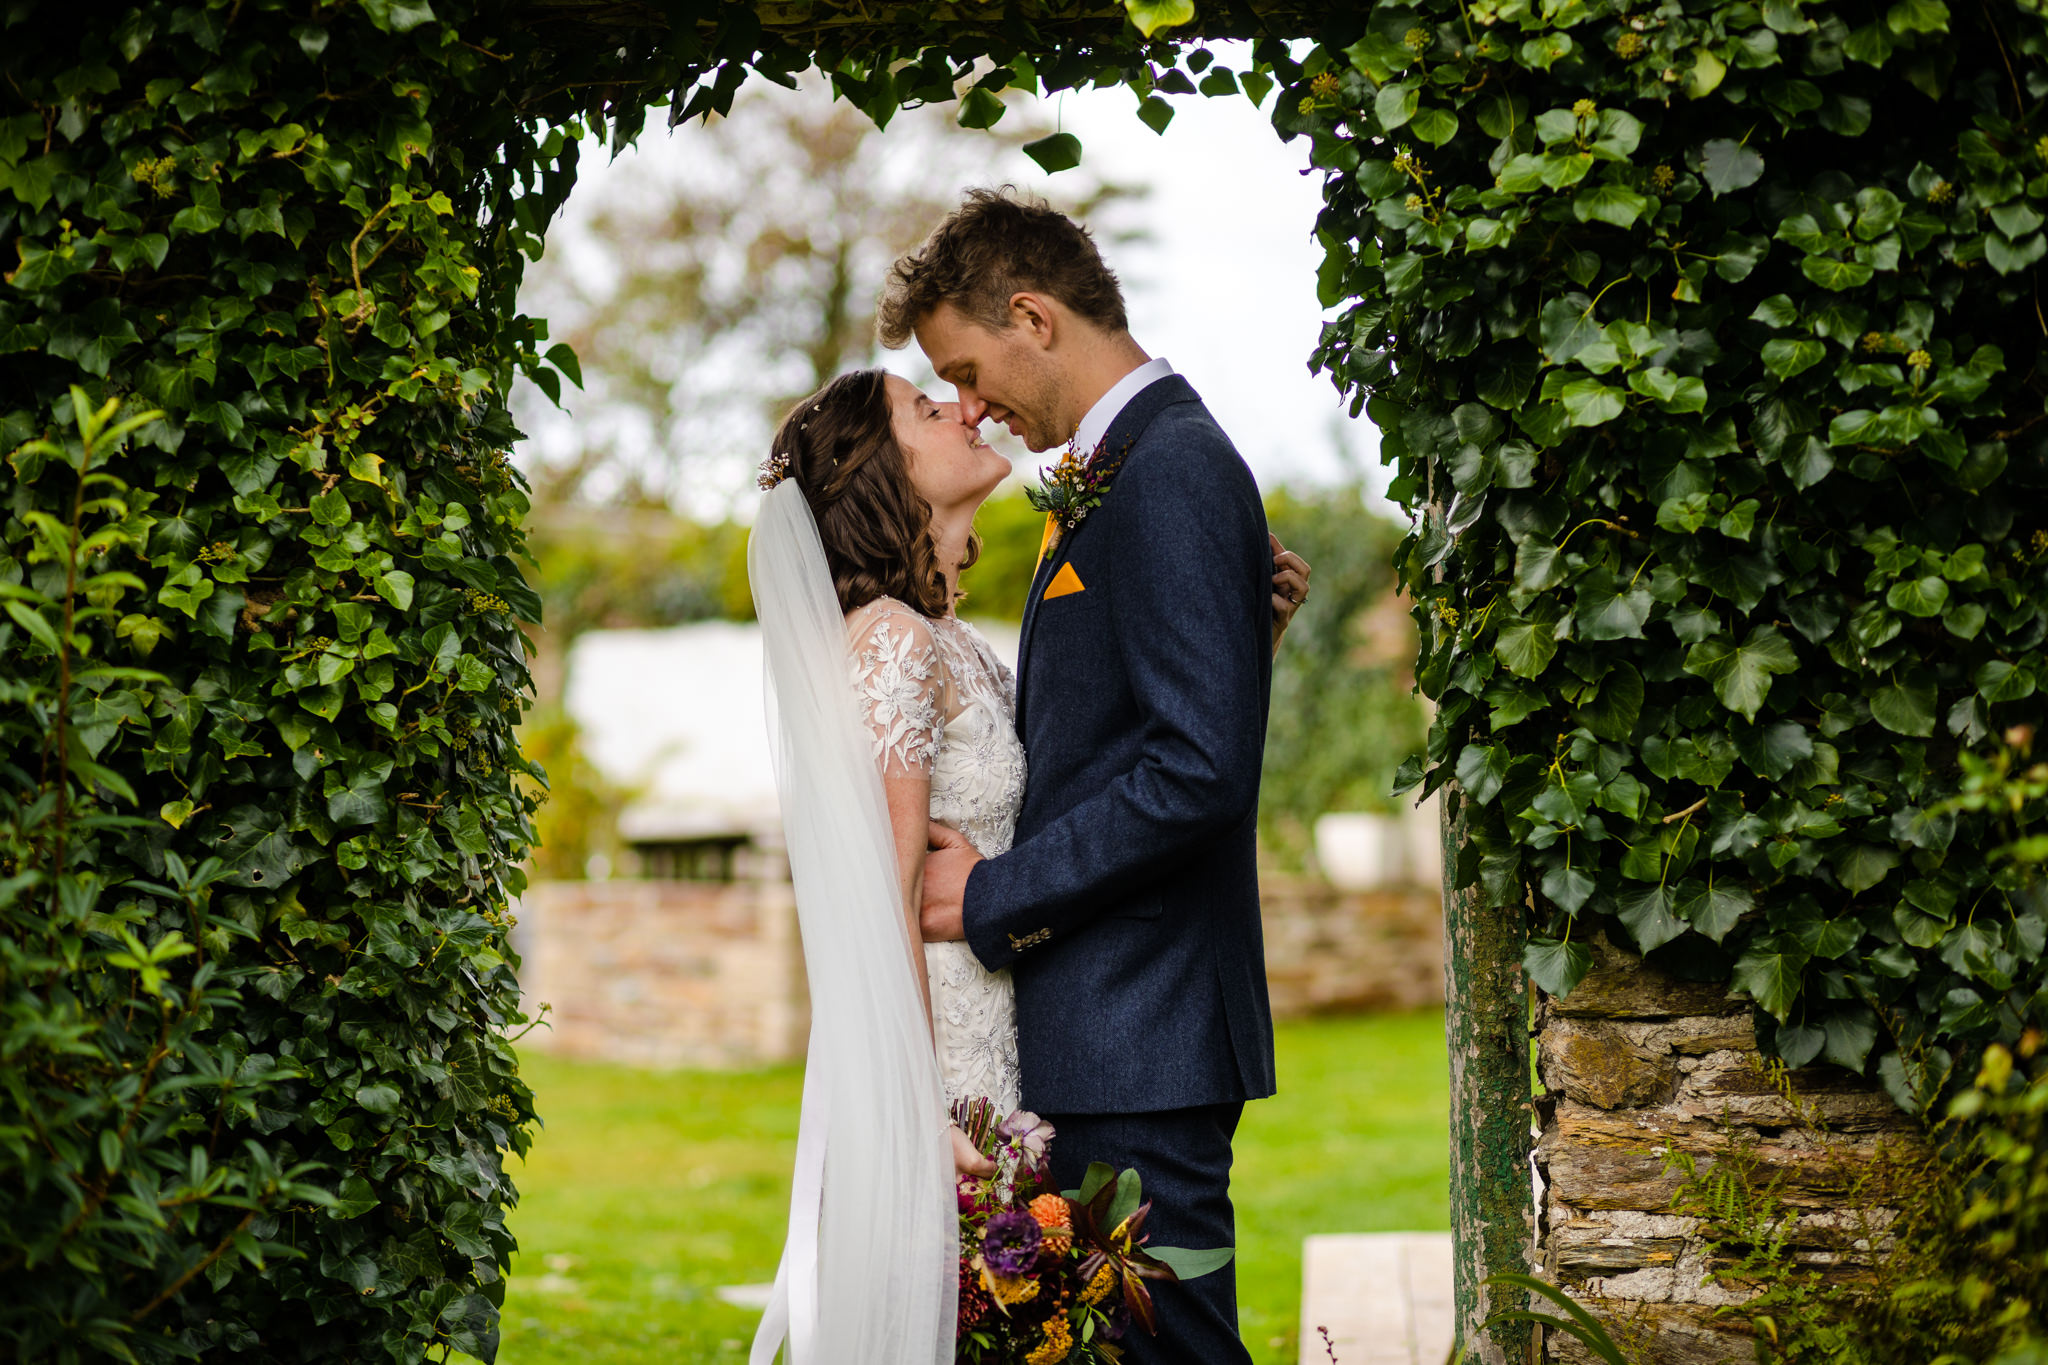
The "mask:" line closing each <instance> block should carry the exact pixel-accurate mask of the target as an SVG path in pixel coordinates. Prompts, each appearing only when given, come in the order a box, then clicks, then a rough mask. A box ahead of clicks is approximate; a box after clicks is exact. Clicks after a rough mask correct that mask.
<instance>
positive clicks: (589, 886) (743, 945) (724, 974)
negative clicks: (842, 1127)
mask: <svg viewBox="0 0 2048 1365" xmlns="http://www.w3.org/2000/svg"><path fill="white" fill-rule="evenodd" d="M518 913H519V926H518V928H517V929H516V930H514V939H513V942H514V946H515V947H517V948H518V950H519V953H520V956H521V958H522V964H521V968H520V986H521V988H522V990H523V991H524V994H525V998H526V1012H527V1014H528V1015H529V1016H531V1015H532V1014H534V1013H535V1012H536V1011H537V1010H538V1009H539V1007H540V1004H541V1002H543V1001H545V1002H547V1004H548V1005H549V1006H550V1007H551V1008H550V1009H549V1012H548V1021H549V1022H548V1025H546V1026H543V1027H541V1028H538V1029H535V1030H534V1031H533V1032H532V1033H530V1034H528V1035H527V1037H526V1041H525V1043H524V1046H528V1047H532V1048H534V1049H536V1050H538V1051H543V1052H553V1053H559V1054H561V1055H564V1056H570V1057H599V1058H605V1059H608V1060H611V1061H619V1062H631V1063H634V1064H636V1065H641V1066H657V1067H679V1066H692V1067H728V1066H754V1065H761V1064H763V1063H767V1062H778V1061H788V1060H790V1059H792V1058H796V1057H800V1056H802V1055H803V1050H804V1042H805V1038H806V1036H807V1035H808V1033H809V1030H810V1003H809V1000H808V997H807V995H806V993H805V986H804V962H803V953H802V951H801V949H800V947H799V945H798V942H797V936H796V898H795V896H794V895H793V894H792V892H791V888H790V885H789V883H788V882H786V881H776V880H757V881H743V882H685V881H574V882H571V881H563V882H535V883H533V884H532V885H531V886H529V887H528V888H527V890H526V894H525V896H523V897H522V898H521V900H520V904H519V909H518Z"/></svg>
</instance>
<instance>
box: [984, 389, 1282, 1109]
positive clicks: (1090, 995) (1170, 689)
mask: <svg viewBox="0 0 2048 1365" xmlns="http://www.w3.org/2000/svg"><path fill="white" fill-rule="evenodd" d="M1105 445H1106V448H1107V453H1108V455H1109V456H1110V457H1114V456H1115V455H1116V454H1117V453H1118V452H1120V451H1127V453H1126V454H1125V458H1124V462H1123V467H1122V469H1121V470H1120V471H1119V472H1118V474H1117V475H1116V478H1115V480H1114V481H1113V482H1112V484H1111V485H1110V488H1109V491H1108V493H1107V494H1106V495H1105V496H1104V498H1103V501H1102V504H1101V505H1100V506H1099V507H1097V508H1096V509H1095V510H1094V511H1092V512H1090V513H1089V514H1088V516H1087V517H1086V518H1085V519H1084V520H1083V521H1082V522H1081V524H1080V525H1079V526H1078V527H1076V528H1075V529H1074V530H1072V531H1070V532H1067V533H1066V534H1065V535H1064V536H1063V537H1062V539H1061V541H1060V544H1059V545H1058V547H1057V548H1056V549H1055V550H1054V551H1053V553H1051V554H1049V555H1048V556H1046V558H1045V561H1044V562H1043V563H1042V564H1040V565H1039V568H1038V573H1037V576H1036V578H1035V579H1034V580H1033V583H1032V590H1031V597H1030V599H1029V602H1028V604H1027V606H1026V609H1025V614H1024V629H1023V635H1022V641H1021V644H1020V646H1019V650H1018V685H1017V691H1018V698H1017V728H1018V731H1019V733H1020V735H1021V736H1022V738H1023V741H1024V750H1025V755H1026V757H1027V759H1028V761H1029V780H1028V782H1027V784H1026V787H1025V793H1024V807H1023V810H1022V812H1021V814H1020V816H1019V818H1018V822H1017V839H1016V844H1015V846H1014V847H1013V848H1012V849H1011V850H1010V851H1009V852H1008V853H1005V854H1003V855H1002V856H1000V857H997V858H992V859H990V860H988V861H986V862H983V863H979V864H977V865H976V867H975V868H974V871H973V873H972V874H971V875H970V876H969V878H968V882H967V893H966V897H965V903H964V905H963V917H964V920H965V925H966V931H967V941H968V943H969V944H970V945H971V946H972V948H973V949H974V953H975V956H976V957H978V958H979V959H980V960H981V961H982V963H983V964H984V965H985V966H987V967H988V968H989V969H990V970H995V969H997V968H1001V967H1008V968H1010V969H1011V973H1012V975H1013V977H1014V978H1015V981H1016V988H1017V1045H1018V1053H1019V1058H1020V1060H1021V1062H1022V1064H1023V1072H1024V1104H1025V1106H1026V1107H1027V1108H1030V1109H1034V1110H1037V1111H1039V1112H1042V1113H1141V1112H1148V1111H1155V1110H1163V1109H1182V1108H1188V1107H1191V1106H1194V1105H1204V1104H1222V1103H1228V1102H1232V1101H1243V1100H1249V1099H1258V1098H1262V1097H1264V1096H1266V1095H1270V1094H1272V1093H1273V1023H1272V1012H1271V1009H1270V1007H1269V1005H1268V1003H1267V999H1266V967H1265V945H1264V940H1263V937H1262V936H1261V933H1260V928H1259V883H1258V869H1257V861H1256V850H1255V843H1254V839H1255V820H1256V815H1257V810H1258V797H1259V767H1260V761H1261V758H1262V756H1263V753H1264V749H1265V734H1266V711H1267V705H1268V701H1269V699H1270V696H1271V691H1272V643H1273V641H1272V574H1273V555H1272V548H1271V546H1270V545H1269V544H1268V543H1267V540H1266V516H1265V510H1264V508H1263V506H1262V505H1261V503H1260V501H1259V491H1258V488H1257V486H1256V485H1255V484H1254V483H1253V481H1252V476H1251V471H1250V470H1249V469H1247V468H1246V467H1245V463H1244V460H1243V459H1242V458H1241V457H1240V456H1239V455H1238V453H1237V451H1236V449H1235V448H1234V447H1233V446H1232V445H1231V444H1230V440H1229V438H1228V437H1226V436H1225V435H1224V434H1223V431H1222V429H1221V428H1219V427H1218V426H1217V425H1216V422H1215V419H1214V418H1212V417H1211V416H1210V415H1209V411H1208V409H1207V408H1205V407H1204V406H1203V405H1202V402H1201V400H1200V399H1199V398H1198V397H1196V395H1195V391H1194V389H1193V388H1191V387H1190V386H1189V385H1188V383H1187V381H1186V380H1185V379H1182V378H1181V377H1179V376H1178V375H1170V376H1168V377H1166V378H1164V379H1161V380H1159V381H1157V382H1156V383H1153V384H1151V385H1149V386H1147V387H1146V388H1145V389H1144V390H1142V391H1141V392H1140V393H1139V394H1138V395H1137V396H1136V397H1135V398H1133V399H1132V400H1131V401H1130V403H1129V404H1127V405H1126V406H1125V408H1124V410H1123V412H1122V413H1121V414H1119V415H1118V417H1117V418H1116V420H1115V421H1114V422H1112V423H1111V424H1110V428H1109V433H1108V435H1107V437H1106V438H1105ZM1069 567H1071V569H1072V570H1073V575H1074V576H1076V577H1078V579H1079V581H1080V584H1081V589H1080V591H1078V592H1077V591H1071V590H1070V591H1066V592H1064V593H1061V594H1059V595H1056V596H1054V597H1052V598H1051V599H1047V598H1046V597H1045V591H1046V588H1047V586H1048V585H1049V584H1051V583H1052V582H1053V580H1054V579H1055V578H1056V577H1058V578H1062V579H1063V581H1064V582H1066V584H1067V585H1068V586H1069V587H1071V579H1070V578H1067V577H1066V576H1065V574H1064V571H1065V570H1066V569H1067V568H1069Z"/></svg>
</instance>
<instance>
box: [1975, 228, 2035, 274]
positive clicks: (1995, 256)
mask: <svg viewBox="0 0 2048 1365" xmlns="http://www.w3.org/2000/svg"><path fill="white" fill-rule="evenodd" d="M1983 242H1984V260H1985V262H1986V263H1987V264H1989V265H1990V267H1991V268H1992V269H1993V270H1996V271H1997V272H1998V273H1999V274H2001V275H2012V274H2017V273H2018V272H2019V271H2022V270H2025V269H2026V268H2027V267H2028V266H2030V265H2032V264H2033V263H2034V262H2036V261H2038V260H2040V259H2041V257H2042V256H2043V255H2048V238H2044V237H2042V235H2041V234H2040V233H2038V232H2036V233H2034V234H2033V235H2032V236H2028V237H2022V238H2021V239H2020V240H2018V241H2013V240H2012V239H2011V238H2009V237H2007V236H2005V234H2003V233H1999V232H1987V233H1985V234H1984V237H1983Z"/></svg>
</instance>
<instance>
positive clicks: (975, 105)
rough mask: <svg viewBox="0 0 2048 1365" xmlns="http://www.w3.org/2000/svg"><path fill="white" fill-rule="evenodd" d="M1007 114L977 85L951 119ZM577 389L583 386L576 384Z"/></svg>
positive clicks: (982, 119) (984, 123)
mask: <svg viewBox="0 0 2048 1365" xmlns="http://www.w3.org/2000/svg"><path fill="white" fill-rule="evenodd" d="M1007 112H1008V109H1007V107H1006V106H1005V105H1004V104H1003V102H1002V100H1001V99H1000V98H999V97H998V96H997V95H996V93H995V92H994V91H992V90H990V89H988V87H986V86H981V85H977V86H975V87H974V88H973V89H971V90H969V91H968V92H967V93H966V94H964V95H962V96H961V97H960V112H959V113H957V114H955V115H954V116H953V117H954V120H955V121H956V122H957V123H959V125H960V126H961V127H962V128H993V127H995V125H996V121H997V120H998V119H1000V118H1001V117H1002V116H1003V115H1004V114H1005V113H1007ZM577 387H578V388H581V387H583V386H582V385H581V384H578V385H577Z"/></svg>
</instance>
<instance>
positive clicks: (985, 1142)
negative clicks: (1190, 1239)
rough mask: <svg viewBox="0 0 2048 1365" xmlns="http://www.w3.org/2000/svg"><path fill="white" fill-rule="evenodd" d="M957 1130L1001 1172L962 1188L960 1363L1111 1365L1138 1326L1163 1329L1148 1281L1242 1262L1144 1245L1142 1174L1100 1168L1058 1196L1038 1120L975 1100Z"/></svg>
mask: <svg viewBox="0 0 2048 1365" xmlns="http://www.w3.org/2000/svg"><path fill="white" fill-rule="evenodd" d="M953 1120H954V1122H956V1123H958V1124H959V1125H960V1127H961V1130H962V1131H964V1132H965V1133H966V1134H967V1136H968V1137H969V1138H970V1139H972V1140H973V1142H974V1144H975V1146H977V1147H979V1148H980V1149H981V1152H982V1155H984V1156H986V1157H988V1158H989V1159H990V1160H991V1161H993V1162H994V1163H995V1167H996V1169H995V1173H994V1174H993V1175H988V1176H962V1177H960V1186H959V1188H960V1315H959V1328H958V1336H957V1338H956V1342H957V1344H956V1346H955V1348H954V1359H955V1360H956V1361H961V1362H971V1365H1114V1362H1117V1361H1120V1360H1122V1359H1123V1355H1124V1352H1123V1348H1122V1347H1120V1346H1118V1345H1117V1344H1116V1343H1117V1342H1118V1341H1119V1340H1121V1339H1122V1337H1123V1336H1124V1334H1125V1332H1127V1331H1128V1330H1129V1329H1130V1325H1131V1324H1132V1323H1134V1322H1135V1323H1136V1324H1137V1325H1139V1326H1141V1327H1143V1328H1144V1329H1145V1330H1146V1331H1147V1332H1156V1331H1157V1330H1158V1322H1157V1319H1156V1317H1155V1315H1154V1309H1153V1304H1152V1293H1151V1291H1150V1290H1149V1289H1147V1288H1146V1281H1148V1280H1189V1279H1193V1278H1195V1277H1196V1276H1198V1275H1206V1274H1208V1273H1209V1272H1210V1271H1212V1270H1215V1269H1217V1268H1218V1267H1220V1266H1222V1265H1224V1264H1226V1263H1227V1262H1228V1261H1229V1260H1230V1258H1231V1255H1232V1254H1233V1251H1232V1248H1230V1247H1218V1248H1215V1249H1213V1250H1207V1251H1188V1250H1184V1249H1182V1248H1180V1247H1154V1246H1147V1245H1146V1240H1145V1219H1146V1217H1147V1216H1148V1215H1149V1214H1150V1213H1151V1210H1152V1206H1151V1204H1149V1203H1146V1202H1143V1191H1142V1189H1141V1187H1140V1185H1139V1182H1138V1173H1137V1172H1136V1171H1124V1172H1123V1173H1122V1174H1118V1173H1117V1172H1116V1171H1114V1170H1112V1169H1111V1168H1110V1167H1109V1166H1107V1165H1104V1164H1103V1163H1102V1162H1099V1161H1098V1162H1096V1163H1095V1164H1093V1165H1091V1166H1090V1167H1089V1168H1088V1173H1087V1176H1086V1177H1085V1178H1084V1179H1083V1180H1082V1182H1081V1188H1080V1189H1078V1190H1067V1191H1064V1192H1062V1191H1057V1190H1054V1189H1052V1188H1051V1186H1052V1168H1051V1165H1050V1163H1049V1161H1048V1158H1047V1152H1048V1151H1049V1150H1050V1148H1051V1144H1052V1138H1053V1129H1052V1125H1051V1124H1049V1123H1046V1122H1044V1121H1043V1120H1041V1119H1040V1118H1039V1117H1038V1116H1037V1115H1036V1114H1031V1113H1026V1112H1024V1111H1022V1110H1020V1111H1018V1112H1017V1113H1014V1114H1011V1115H1010V1116H1009V1117H1008V1118H1005V1119H1002V1120H1001V1121H1000V1122H998V1121H997V1119H996V1113H995V1106H994V1105H992V1104H991V1103H990V1102H989V1101H987V1100H970V1101H963V1102H961V1103H959V1104H956V1105H955V1106H954V1107H953Z"/></svg>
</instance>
